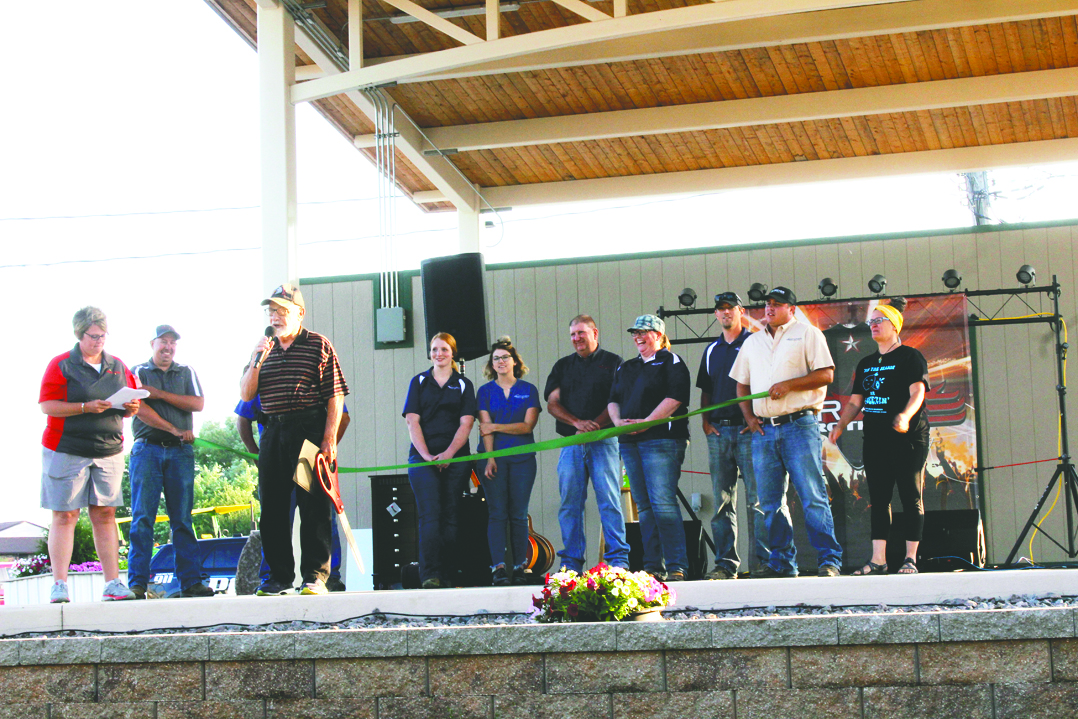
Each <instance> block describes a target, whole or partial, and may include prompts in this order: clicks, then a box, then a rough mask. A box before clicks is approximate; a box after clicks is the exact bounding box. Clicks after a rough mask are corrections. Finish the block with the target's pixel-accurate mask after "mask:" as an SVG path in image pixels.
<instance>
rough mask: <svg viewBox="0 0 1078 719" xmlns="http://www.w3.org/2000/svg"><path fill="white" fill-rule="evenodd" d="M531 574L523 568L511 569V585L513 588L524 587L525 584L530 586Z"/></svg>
mask: <svg viewBox="0 0 1078 719" xmlns="http://www.w3.org/2000/svg"><path fill="white" fill-rule="evenodd" d="M532 576H533V575H532V573H531V571H530V570H527V569H525V568H524V567H514V568H513V584H514V585H515V586H518V587H520V586H524V585H526V584H532Z"/></svg>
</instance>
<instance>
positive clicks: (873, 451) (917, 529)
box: [864, 429, 928, 542]
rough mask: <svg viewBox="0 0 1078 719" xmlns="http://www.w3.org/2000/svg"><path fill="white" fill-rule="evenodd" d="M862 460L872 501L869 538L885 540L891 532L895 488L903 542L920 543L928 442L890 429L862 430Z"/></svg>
mask: <svg viewBox="0 0 1078 719" xmlns="http://www.w3.org/2000/svg"><path fill="white" fill-rule="evenodd" d="M864 458H865V475H866V479H867V480H868V494H869V499H870V500H871V502H872V539H882V540H885V541H886V540H887V537H888V535H889V534H890V533H891V497H892V495H893V494H894V491H895V485H897V486H898V497H899V499H901V500H902V510H903V512H902V514H903V517H904V519H905V521H904V522H903V523H904V524H905V527H904V528H903V530H904V531H903V533H904V534H905V538H906V541H907V542H920V541H921V531H922V530H923V529H924V524H925V508H924V503H923V502H922V500H921V494H922V493H923V491H924V470H925V462H926V461H927V459H928V443H927V442H926V441H925V439H924V438H923V437H920V436H917V437H910V436H909V435H908V434H901V433H899V432H896V431H894V430H893V429H886V430H883V431H880V432H871V433H870V432H869V431H866V432H865V451H864Z"/></svg>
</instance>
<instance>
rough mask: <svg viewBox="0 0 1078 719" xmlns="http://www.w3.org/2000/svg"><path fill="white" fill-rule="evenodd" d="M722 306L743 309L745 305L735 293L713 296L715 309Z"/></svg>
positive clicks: (721, 293)
mask: <svg viewBox="0 0 1078 719" xmlns="http://www.w3.org/2000/svg"><path fill="white" fill-rule="evenodd" d="M723 305H730V306H731V307H744V306H745V303H744V302H742V301H741V297H739V296H738V294H737V293H736V292H720V293H719V294H717V295H715V309H721V308H722V306H723Z"/></svg>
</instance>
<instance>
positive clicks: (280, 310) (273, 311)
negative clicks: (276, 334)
mask: <svg viewBox="0 0 1078 719" xmlns="http://www.w3.org/2000/svg"><path fill="white" fill-rule="evenodd" d="M290 314H292V312H291V310H289V309H288V308H287V307H273V306H269V307H266V316H267V317H273V316H274V315H277V316H278V317H282V318H284V317H288V315H290Z"/></svg>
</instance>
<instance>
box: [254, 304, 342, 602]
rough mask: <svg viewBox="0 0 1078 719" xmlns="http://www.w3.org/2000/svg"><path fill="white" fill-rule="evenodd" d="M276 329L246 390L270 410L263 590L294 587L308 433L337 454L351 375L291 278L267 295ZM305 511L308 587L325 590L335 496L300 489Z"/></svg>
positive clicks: (261, 460)
mask: <svg viewBox="0 0 1078 719" xmlns="http://www.w3.org/2000/svg"><path fill="white" fill-rule="evenodd" d="M262 304H263V305H264V306H265V307H266V313H267V315H269V323H270V325H271V326H272V327H273V329H274V336H272V337H268V336H267V337H263V338H262V339H261V340H259V342H258V344H257V345H255V349H254V354H253V355H252V356H251V362H250V364H248V365H247V367H246V368H244V372H243V377H242V378H241V379H240V396H241V397H242V398H243V399H244V400H245V401H250V400H252V399H254V398H255V396H256V395H258V396H259V397H260V399H261V401H262V411H263V412H264V413H265V416H266V423H265V431H264V432H263V433H262V437H261V442H260V444H259V451H258V492H259V496H260V499H261V502H262V516H261V518H260V520H259V525H258V528H259V530H260V531H261V533H262V550H263V552H264V554H265V557H266V562H267V563H268V564H269V568H270V578H269V579H268V580H266V581H265V582H263V583H262V586H260V587H259V588H258V595H259V596H270V595H276V594H287V593H289V592H291V591H292V581H293V578H294V577H295V561H294V559H293V555H292V532H291V523H290V522H289V505H290V502H291V495H292V488H293V482H292V476H293V474H294V473H295V470H296V463H297V462H298V461H299V453H300V449H301V448H302V447H303V441H304V440H310V441H311V442H312V443H314V444H316V445H319V447H320V449H321V451H322V453H323V454H324V455H326V457H327V458H329V459H331V460H332V459H335V458H336V456H337V426H338V425H339V424H340V421H341V409H342V407H343V406H344V396H345V395H346V394H348V385H347V384H346V383H345V381H344V374H343V373H342V372H341V365H340V362H338V360H337V353H336V352H335V351H334V349H333V345H332V344H331V343H330V341H329V340H328V339H326V338H325V337H323V336H322V335H320V334H318V333H317V332H311V331H310V330H307V329H304V328H303V326H302V323H303V315H304V312H305V308H304V303H303V295H302V294H301V293H300V291H299V288H298V287H296V286H295V285H293V284H284V285H281V286H280V287H278V288H277V289H275V290H274V291H273V294H271V295H270V296H269V298H267V299H265V300H263V301H262ZM296 503H297V505H298V509H299V516H300V549H301V554H300V574H301V575H302V578H303V586H302V587H301V588H300V593H301V594H325V593H326V579H327V577H328V576H329V562H330V527H331V525H330V522H331V521H332V515H331V511H332V510H331V506H330V500H329V497H328V496H326V494H325V492H323V491H322V490H321V489H315V488H313V487H312V491H311V492H309V493H308V492H304V491H303V490H296Z"/></svg>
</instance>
